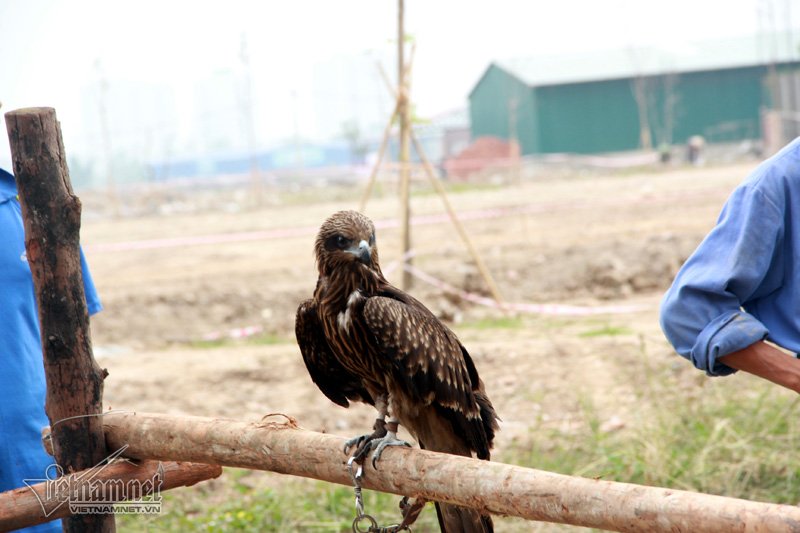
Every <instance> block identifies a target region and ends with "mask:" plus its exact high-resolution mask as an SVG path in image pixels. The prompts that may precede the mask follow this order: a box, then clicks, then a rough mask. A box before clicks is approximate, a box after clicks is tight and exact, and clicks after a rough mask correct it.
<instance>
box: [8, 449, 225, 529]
mask: <svg viewBox="0 0 800 533" xmlns="http://www.w3.org/2000/svg"><path fill="white" fill-rule="evenodd" d="M220 474H222V467H220V466H218V465H208V464H197V463H176V462H164V463H162V462H160V461H143V462H142V463H140V464H135V463H130V462H127V461H122V462H117V463H112V464H110V465H107V466H106V467H105V468H103V469H97V470H95V471H88V472H87V471H82V472H78V473H76V474H71V475H69V476H66V477H62V478H59V479H58V480H57V481H47V482H42V483H37V484H35V485H30V486H28V487H22V488H19V489H14V490H10V491H7V492H2V493H0V531H9V530H11V529H18V528H23V527H30V526H34V525H37V524H42V523H44V522H50V521H51V520H57V519H59V518H65V517H68V516H72V509H71V507H70V504H73V505H74V504H76V503H80V504H85V503H89V502H94V503H107V504H110V503H114V502H119V501H122V500H123V499H124V500H125V501H131V500H140V499H141V498H142V497H144V496H149V495H151V494H153V493H154V492H155V493H156V494H158V493H160V491H164V490H169V489H173V488H176V487H190V486H192V485H194V484H196V483H199V482H201V481H205V480H208V479H212V478H216V477H219V476H220ZM78 495H79V496H80V502H79V501H77V499H75V500H72V499H70V498H71V497H75V496H78ZM87 498H88V501H87Z"/></svg>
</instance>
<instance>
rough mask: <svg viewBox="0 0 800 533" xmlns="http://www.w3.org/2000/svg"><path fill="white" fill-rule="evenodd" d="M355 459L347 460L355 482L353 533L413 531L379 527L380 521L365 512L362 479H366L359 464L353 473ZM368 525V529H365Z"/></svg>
mask: <svg viewBox="0 0 800 533" xmlns="http://www.w3.org/2000/svg"><path fill="white" fill-rule="evenodd" d="M353 463H355V457H351V458H350V459H348V460H347V472H348V473H349V474H350V479H352V480H353V492H355V495H356V517H355V519H353V533H397V532H399V531H409V532H410V531H411V528H410V527H408V526H401V525H400V524H394V525H391V526H379V525H378V521H377V520H375V518H373V517H372V516H370V515H368V514H366V513H365V512H364V497H363V495H362V492H361V478H362V477H364V467H363V466H362V465H360V464H358V463H356V464H357V465H358V469H356V471H355V472H354V471H353ZM364 525H366V526H367V529H363V526H364Z"/></svg>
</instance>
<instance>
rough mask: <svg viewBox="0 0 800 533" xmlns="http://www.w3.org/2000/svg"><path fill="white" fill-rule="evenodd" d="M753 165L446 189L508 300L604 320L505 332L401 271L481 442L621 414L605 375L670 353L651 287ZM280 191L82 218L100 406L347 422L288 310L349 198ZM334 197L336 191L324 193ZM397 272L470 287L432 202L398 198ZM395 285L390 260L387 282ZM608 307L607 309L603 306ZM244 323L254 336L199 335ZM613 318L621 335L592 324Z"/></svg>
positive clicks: (656, 291) (379, 211) (573, 319)
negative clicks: (443, 351) (97, 300)
mask: <svg viewBox="0 0 800 533" xmlns="http://www.w3.org/2000/svg"><path fill="white" fill-rule="evenodd" d="M755 165H756V163H755V162H747V163H740V164H737V165H728V166H717V167H709V168H683V169H673V170H669V171H666V170H658V171H650V172H627V173H621V174H617V175H614V176H610V175H594V176H573V177H559V178H552V179H539V180H536V181H535V182H526V183H523V184H521V185H517V186H503V187H479V188H475V189H467V190H466V191H464V192H459V193H457V194H455V193H454V194H452V195H451V196H450V200H451V202H452V204H453V206H454V207H455V209H456V210H457V211H458V212H459V213H461V214H462V218H463V220H464V224H465V226H466V228H467V230H468V231H469V233H470V235H471V236H472V238H473V239H474V244H475V246H476V248H477V249H478V250H479V251H480V253H481V254H482V256H483V258H484V260H485V262H486V264H487V265H488V267H489V269H490V270H491V272H492V274H493V276H494V277H495V280H496V282H497V284H498V286H499V288H500V291H501V292H502V294H503V296H504V298H505V299H506V300H507V301H508V302H519V303H528V304H563V305H572V306H579V310H580V311H581V312H583V313H589V312H593V311H592V310H594V311H596V310H597V308H608V307H609V306H611V307H614V308H616V309H612V310H615V311H624V312H613V313H601V314H596V315H595V314H591V315H588V314H584V315H579V316H573V315H565V314H554V313H556V312H557V311H558V309H559V308H557V307H551V308H550V310H551V312H550V313H545V314H541V313H520V314H519V315H518V317H517V318H516V319H515V320H518V324H519V325H520V327H515V328H502V329H500V328H499V326H497V327H494V326H492V324H497V323H499V322H500V321H501V319H502V317H503V313H502V312H500V311H499V310H497V309H494V308H491V307H484V306H477V305H474V304H471V303H468V302H465V301H464V300H463V299H462V298H460V297H458V296H453V295H451V294H449V293H447V292H445V291H444V290H443V289H442V288H441V287H439V286H434V285H430V284H427V283H425V282H423V281H421V280H416V281H415V285H414V287H413V289H412V292H413V293H414V294H415V295H416V296H417V297H418V298H419V299H421V300H422V301H423V302H424V303H426V304H427V305H428V306H429V307H430V308H431V309H432V310H434V312H436V313H438V314H439V315H440V316H442V317H443V318H445V319H446V320H448V323H449V324H450V326H451V327H452V329H453V330H454V331H456V333H457V334H458V335H459V336H460V337H461V339H462V341H463V342H464V344H465V345H466V347H467V348H468V349H469V350H470V352H471V353H472V354H473V357H474V359H475V363H476V365H477V368H478V370H479V372H480V374H481V377H482V378H483V380H484V382H485V383H486V388H487V391H488V393H489V395H490V397H491V399H492V400H493V403H494V405H495V406H496V408H497V410H498V412H499V414H500V416H501V417H502V419H503V422H502V427H501V431H500V432H499V434H498V437H497V441H496V448H497V450H498V451H502V450H504V449H508V448H509V447H513V446H514V445H515V443H518V442H520V441H524V440H525V439H527V438H530V435H531V434H532V432H535V431H537V430H538V429H540V428H538V427H535V426H539V425H541V424H548V425H551V426H552V427H558V428H561V429H564V428H566V429H569V427H570V424H575V423H577V422H576V420H575V418H574V416H572V415H573V411H574V410H575V408H576V406H578V405H579V404H580V403H581V402H586V401H591V402H592V404H593V405H594V407H595V409H596V410H597V412H598V414H599V416H600V417H601V420H602V423H603V427H604V428H605V429H607V430H609V431H611V430H613V429H614V428H615V427H621V426H624V425H625V424H626V423H629V417H628V413H630V411H631V406H632V405H633V404H634V403H635V398H633V395H632V393H631V391H630V389H629V387H628V386H627V384H626V383H625V382H624V381H621V380H619V379H615V377H616V376H617V375H619V369H620V365H631V364H638V363H637V362H636V358H637V357H640V356H641V354H643V353H646V354H647V356H648V357H650V358H652V359H653V360H654V361H657V362H658V364H665V365H672V364H678V365H681V364H684V363H683V362H681V361H680V360H679V359H678V358H677V357H675V356H674V355H673V354H672V351H671V350H670V348H669V347H668V345H667V344H666V342H665V341H664V339H663V337H662V335H661V333H660V330H659V328H658V322H657V308H658V302H659V299H660V296H661V294H662V293H663V290H664V289H665V288H666V287H667V286H668V284H669V283H670V281H671V279H672V277H673V275H674V273H675V272H676V270H677V268H678V267H679V265H680V264H681V262H682V261H683V260H684V259H685V258H686V257H687V256H688V254H689V253H690V252H691V251H692V250H693V249H694V247H695V246H696V245H697V243H698V242H699V241H700V239H701V238H702V236H703V235H704V234H705V232H707V231H708V230H709V229H710V228H711V227H712V225H713V224H714V222H715V220H716V217H717V215H718V213H719V210H720V207H721V205H722V203H723V202H724V200H725V198H726V197H727V196H728V194H729V193H730V191H731V190H732V189H733V187H735V185H736V184H737V183H738V182H739V181H741V180H742V179H743V178H744V177H745V176H746V175H747V174H748V173H749V171H750V170H751V169H752V168H754V167H755ZM360 194H361V191H360V190H356V189H354V190H352V192H351V194H350V195H349V197H347V196H348V195H343V196H344V197H343V198H342V199H341V200H337V201H326V200H324V199H322V198H321V199H320V200H319V201H316V202H302V203H298V202H293V203H291V202H290V203H288V204H284V205H270V206H269V207H264V208H261V209H231V208H229V206H228V207H226V208H224V209H223V208H222V206H221V207H220V209H209V210H206V211H204V212H198V213H187V214H173V215H170V216H163V215H149V216H139V217H125V218H117V219H109V218H103V217H93V216H91V212H89V213H88V216H86V217H85V218H84V225H83V229H82V243H83V245H84V247H85V249H86V253H87V256H88V259H89V263H90V266H91V270H92V272H93V275H94V280H95V282H96V285H97V287H98V291H99V293H100V295H101V298H102V300H103V303H104V306H105V309H104V311H102V312H101V313H100V314H99V315H97V316H96V317H94V318H93V319H92V330H93V339H94V340H93V343H94V348H95V354H96V357H97V359H98V361H99V362H100V364H101V366H103V367H105V368H107V369H108V371H109V373H110V375H109V377H108V379H107V380H106V387H105V406H106V408H113V409H126V410H138V411H155V412H165V413H176V414H192V415H205V416H224V417H234V418H237V419H241V420H258V419H260V418H261V417H262V416H264V415H265V414H268V413H276V412H279V413H286V414H290V415H292V416H293V417H295V418H296V419H297V420H298V421H299V423H300V425H301V426H303V427H306V428H308V429H312V430H319V431H326V432H332V433H336V434H340V435H345V436H352V435H354V434H356V433H362V432H363V431H364V430H365V429H367V427H368V426H369V425H371V423H372V422H371V421H372V420H373V413H372V412H371V409H368V408H365V407H358V406H357V407H355V408H352V409H349V410H345V409H342V408H339V407H337V406H335V405H333V404H332V403H330V402H329V401H328V400H327V399H326V398H325V397H324V396H323V395H322V394H321V393H320V392H319V391H318V390H317V389H316V387H315V386H314V385H313V384H312V383H311V381H310V379H309V378H308V376H307V374H306V371H305V369H304V367H303V364H302V360H301V358H300V354H299V350H298V348H297V347H296V344H295V343H294V339H293V321H294V312H295V309H296V308H297V305H298V304H299V302H300V301H301V300H303V299H305V298H308V297H309V296H310V295H311V292H312V290H313V287H314V283H315V280H316V271H315V266H314V261H313V256H312V245H313V238H314V232H315V228H317V227H318V226H319V225H320V223H321V222H322V221H323V220H324V219H325V218H326V217H327V216H328V215H329V214H331V213H332V212H334V211H336V210H339V209H351V208H354V207H355V206H356V205H357V204H358V199H359V197H360ZM339 196H342V195H339ZM412 211H413V213H414V215H415V216H416V217H417V219H416V222H415V224H414V226H413V230H412V231H413V234H412V240H413V248H414V250H415V252H416V255H415V257H414V265H415V266H416V267H418V268H420V269H421V270H422V271H424V272H425V273H427V274H429V275H431V276H433V277H434V278H436V279H438V280H442V281H445V282H447V283H448V284H450V285H452V286H455V287H457V288H459V289H461V290H466V291H469V292H472V293H476V294H484V295H485V294H487V292H486V289H485V287H484V284H483V282H482V279H481V278H480V276H479V275H478V271H477V269H476V268H475V266H474V262H473V261H472V260H471V258H470V256H469V254H468V253H467V251H466V248H465V247H464V245H463V244H462V242H461V241H460V240H459V238H458V234H457V233H456V232H455V230H454V228H453V226H452V225H451V224H450V222H449V221H448V219H447V217H446V215H445V214H444V213H445V211H444V209H443V208H442V205H441V203H440V201H439V198H438V197H437V196H436V195H434V194H432V193H430V192H425V189H424V188H422V189H421V190H420V191H419V193H418V194H415V195H414V196H413V197H412ZM366 214H367V215H369V216H370V217H372V218H373V220H375V221H376V223H378V226H379V230H378V246H379V248H380V251H381V260H382V264H383V266H384V269H385V270H386V268H387V266H388V265H390V264H392V263H393V262H394V261H396V260H397V259H398V257H399V242H400V235H399V230H398V228H397V224H396V218H397V215H398V205H397V200H396V199H395V198H394V197H391V196H389V195H387V196H386V197H384V198H376V199H373V200H371V202H370V203H369V205H368V206H367V209H366ZM388 277H389V279H390V280H392V281H395V282H396V281H398V279H399V270H394V271H393V272H392V273H391V274H390V275H389V276H388ZM620 306H622V308H621V309H619V307H620ZM248 326H254V327H257V328H261V330H262V334H261V336H260V338H261V339H268V340H269V343H267V342H245V341H229V342H228V341H226V342H221V343H211V342H203V339H211V338H215V337H216V336H219V335H223V336H224V335H227V332H228V331H229V330H233V329H237V328H244V327H248ZM598 328H599V329H602V328H621V330H622V331H623V334H621V335H593V334H592V331H593V330H595V329H598Z"/></svg>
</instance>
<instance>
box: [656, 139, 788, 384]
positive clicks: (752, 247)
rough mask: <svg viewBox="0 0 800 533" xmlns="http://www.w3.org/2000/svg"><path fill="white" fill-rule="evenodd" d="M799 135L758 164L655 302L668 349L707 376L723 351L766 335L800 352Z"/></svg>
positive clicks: (718, 366)
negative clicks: (658, 303)
mask: <svg viewBox="0 0 800 533" xmlns="http://www.w3.org/2000/svg"><path fill="white" fill-rule="evenodd" d="M799 261H800V138H798V139H796V140H794V141H793V142H792V143H790V144H789V145H787V146H786V147H785V148H784V149H783V150H781V151H780V152H779V153H777V154H776V155H774V156H773V157H771V158H770V159H768V160H767V161H765V162H764V163H762V164H761V165H759V166H758V167H757V168H756V169H755V171H754V172H753V173H752V174H751V175H750V176H749V177H748V178H747V179H746V180H745V181H744V182H743V183H742V184H741V185H739V187H737V188H736V189H735V190H734V191H733V193H732V194H731V197H730V198H729V199H728V201H727V202H726V204H725V206H724V207H723V209H722V213H721V214H720V216H719V220H718V221H717V225H716V226H715V227H714V229H713V230H712V231H711V232H710V233H709V234H708V235H707V236H706V238H705V239H704V240H703V242H702V243H700V246H699V247H698V248H697V250H696V251H695V252H694V253H693V254H692V256H691V257H689V259H688V260H687V261H686V263H685V264H684V265H683V267H682V268H681V269H680V271H679V272H678V275H677V276H676V278H675V281H674V282H673V284H672V287H671V288H670V289H669V291H667V293H666V294H665V295H664V298H663V300H662V302H661V328H662V329H663V330H664V333H665V335H666V337H667V339H668V340H669V341H670V342H671V343H672V345H673V346H674V347H675V350H676V351H677V352H678V353H679V354H681V355H682V356H683V357H686V358H687V359H689V360H690V361H691V362H692V363H693V364H694V365H695V366H696V367H697V368H699V369H701V370H704V371H706V372H707V373H708V374H709V375H713V376H722V375H727V374H731V373H733V372H734V369H732V368H731V367H728V366H726V365H724V364H722V363H720V362H719V361H718V359H719V358H720V357H722V356H724V355H727V354H729V353H732V352H735V351H737V350H741V349H742V348H746V347H747V346H749V345H751V344H753V343H754V342H757V341H760V340H764V339H768V340H770V341H772V342H774V343H775V344H777V345H779V346H782V347H783V348H786V349H788V350H791V351H793V352H795V353H798V352H800V312H799V311H800V262H799Z"/></svg>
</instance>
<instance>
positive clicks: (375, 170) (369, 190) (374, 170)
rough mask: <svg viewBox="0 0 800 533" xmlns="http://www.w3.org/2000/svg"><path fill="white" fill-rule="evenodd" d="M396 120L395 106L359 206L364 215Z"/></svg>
mask: <svg viewBox="0 0 800 533" xmlns="http://www.w3.org/2000/svg"><path fill="white" fill-rule="evenodd" d="M395 118H397V106H395V108H394V111H392V116H391V117H389V122H388V123H387V124H386V128H384V130H383V138H382V139H381V146H380V148H378V158H377V160H376V161H375V166H373V167H372V173H370V175H369V181H367V187H366V189H364V194H363V195H362V196H361V202H360V203H359V204H358V210H359V211H360V212H362V213H363V212H364V208H366V207H367V200H369V197H370V195H371V194H372V187H373V186H374V185H375V179H376V178H377V177H378V169H380V167H381V162H382V161H383V154H384V153H385V152H386V147H387V146H388V145H389V136H390V135H391V133H392V124H394V119H395Z"/></svg>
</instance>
